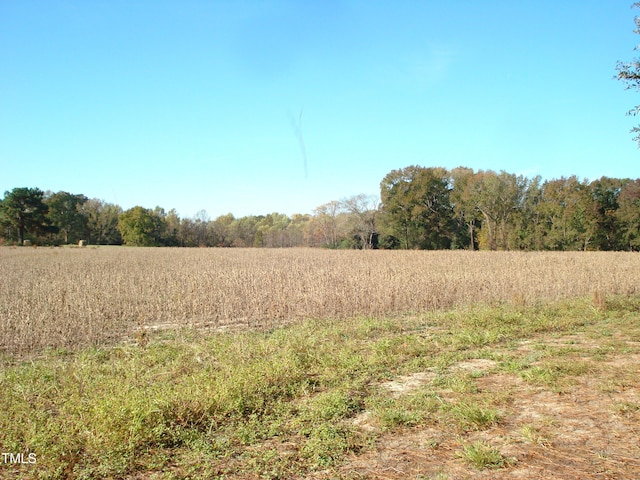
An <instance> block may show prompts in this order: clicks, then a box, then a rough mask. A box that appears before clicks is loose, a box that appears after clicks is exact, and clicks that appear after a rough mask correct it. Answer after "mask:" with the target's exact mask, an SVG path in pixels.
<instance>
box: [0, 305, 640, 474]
mask: <svg viewBox="0 0 640 480" xmlns="http://www.w3.org/2000/svg"><path fill="white" fill-rule="evenodd" d="M598 307H599V308H596V306H594V301H593V299H591V298H583V299H579V300H572V301H565V302H556V303H552V304H540V305H537V306H528V307H524V306H507V305H505V306H497V307H496V306H493V307H485V306H477V307H468V308H459V309H455V310H451V311H446V312H432V313H427V314H420V315H416V316H403V317H396V318H384V319H374V318H355V319H350V320H349V319H348V320H339V321H338V320H335V321H334V320H322V321H320V320H314V321H306V322H301V323H299V324H294V325H289V326H286V327H281V328H275V329H273V330H270V331H267V332H264V331H262V332H256V331H246V332H236V333H230V332H227V333H206V334H205V333H202V332H198V331H195V330H190V329H182V330H173V331H164V332H158V333H155V334H152V335H151V336H150V337H147V338H144V339H143V340H144V341H143V342H142V344H140V345H121V346H117V347H112V348H104V349H102V348H101V349H96V348H89V349H82V350H79V351H65V350H51V351H48V352H46V353H45V354H44V355H42V356H40V357H38V358H35V359H30V360H28V361H20V362H18V361H16V360H13V359H12V358H11V357H8V356H7V357H4V358H2V359H0V360H1V361H2V367H1V371H0V411H1V412H2V415H0V432H2V435H1V436H0V450H1V451H2V452H5V453H8V452H11V453H12V456H10V457H9V456H7V455H4V454H3V458H0V478H51V479H67V478H77V479H85V478H86V479H89V478H131V479H133V478H136V479H142V478H145V479H146V478H157V479H173V478H422V479H426V478H460V476H459V474H460V472H463V474H464V475H466V476H467V477H469V478H473V476H474V475H480V474H482V473H483V472H486V471H490V470H487V469H501V471H502V472H503V474H502V475H503V476H507V474H508V473H509V472H511V471H513V472H515V471H516V470H518V469H523V468H525V469H526V468H529V469H534V470H529V473H536V475H535V476H537V477H538V478H544V475H543V473H544V471H546V470H544V469H545V468H547V469H550V471H554V472H555V473H556V474H557V473H558V470H557V468H556V469H555V470H554V465H553V459H554V458H556V459H557V464H558V465H557V467H558V468H560V465H564V467H562V468H566V465H567V462H566V460H567V459H566V458H565V457H564V455H572V456H573V457H572V460H573V463H571V462H570V466H571V468H574V469H575V471H576V472H578V471H579V472H582V470H581V469H582V468H583V465H584V468H585V470H584V472H582V473H583V475H582V476H581V477H580V478H600V477H592V476H590V475H592V474H593V472H594V471H595V470H593V465H594V463H593V462H597V461H600V463H599V464H598V465H601V466H602V468H605V469H608V470H607V471H608V472H609V473H613V474H616V475H617V474H621V475H623V476H624V477H625V478H632V477H634V475H636V474H640V460H639V459H640V455H639V454H640V451H637V452H636V451H635V450H634V451H632V450H629V449H633V448H635V449H636V450H639V448H638V447H637V446H636V447H634V446H633V444H632V446H629V445H628V444H627V443H626V437H625V435H626V434H627V433H626V430H625V428H626V427H625V426H628V425H633V424H635V425H637V424H638V421H639V420H640V397H639V396H638V395H639V392H638V385H637V378H638V377H637V374H638V370H637V362H633V361H629V362H627V361H625V358H626V359H638V358H640V357H639V355H640V297H637V296H625V297H623V296H617V297H607V299H606V302H604V304H601V303H599V304H598ZM587 380H588V381H589V385H588V387H589V388H591V389H595V393H597V394H598V395H599V396H600V397H601V400H602V401H603V402H605V401H607V402H608V403H606V405H605V404H602V405H598V407H599V410H601V413H600V415H601V417H602V418H599V419H595V420H594V422H595V423H594V424H597V423H598V422H609V423H607V425H608V427H607V428H612V425H618V427H616V428H619V431H618V432H617V433H618V435H617V437H616V438H618V439H619V441H620V446H619V449H618V447H617V446H616V444H615V443H613V444H612V443H609V444H608V445H607V447H606V449H605V448H604V447H603V449H602V451H599V450H597V448H595V447H593V450H594V451H593V452H591V453H589V452H582V454H581V453H580V452H579V451H576V450H575V449H574V448H572V447H571V444H570V442H569V444H568V449H567V451H566V453H565V450H564V449H565V448H567V445H565V444H567V440H566V438H565V437H564V436H563V435H564V434H563V428H562V425H561V422H562V421H563V420H562V418H571V412H570V411H569V412H564V413H563V415H562V418H559V417H558V418H556V417H554V415H553V412H550V411H545V412H542V413H540V415H537V416H534V415H531V416H526V415H524V414H523V413H522V412H523V411H525V410H526V408H527V406H529V407H531V408H536V403H537V402H540V399H541V398H546V397H544V396H545V395H549V396H550V397H549V398H550V399H552V400H553V401H554V402H557V398H569V397H571V396H572V395H573V397H571V398H579V396H578V394H579V392H580V391H581V390H580V388H581V387H582V386H584V385H586V384H584V382H586V381H587ZM581 382H582V383H581ZM580 398H582V397H580ZM547 405H548V404H547ZM575 408H576V415H578V412H579V409H581V408H584V406H581V405H579V404H576V406H575ZM523 409H524V410H523ZM576 418H578V417H576ZM554 422H556V423H555V424H554ZM558 422H560V423H558ZM616 422H617V423H616ZM594 428H595V427H594ZM416 435H421V436H420V439H421V440H420V442H419V443H420V448H419V449H418V448H417V447H416V448H415V449H413V450H412V447H411V445H413V444H415V442H416V438H417V437H416ZM591 437H593V434H591ZM394 441H396V442H400V443H401V444H402V442H405V443H404V444H403V450H404V451H405V452H407V451H409V452H412V451H413V452H414V457H413V459H411V458H410V459H406V462H407V463H406V464H403V465H398V464H397V461H398V459H397V455H395V454H394V455H391V454H390V455H389V461H388V462H387V464H385V463H384V459H383V457H381V455H383V454H384V449H385V448H392V444H393V442H394ZM411 442H413V443H411ZM625 445H626V446H625ZM636 445H637V444H636ZM537 449H538V450H539V449H543V450H544V451H545V453H544V455H541V456H539V457H538V460H536V456H535V455H533V454H532V452H536V451H538V450H537ZM596 450H597V451H596ZM418 451H419V452H421V453H420V455H422V457H421V458H418V456H416V455H418V454H417V453H415V452H418ZM571 452H573V453H571ZM387 453H389V452H387ZM391 453H393V452H391ZM18 454H22V455H21V456H18ZM591 454H593V458H591V457H590V456H589V455H591ZM373 455H376V458H377V460H376V462H378V463H375V462H372V461H370V460H371V458H373ZM554 455H555V457H554ZM581 455H583V456H584V458H582V457H581ZM428 456H431V457H429V461H426V460H425V459H426V458H427V457H428ZM381 458H382V460H381ZM542 458H544V459H545V460H544V461H546V462H547V463H546V464H544V465H543V464H541V463H540V462H541V461H542V460H541V459H542ZM598 458H599V459H600V460H598ZM634 458H635V460H634ZM367 459H369V460H367ZM550 459H551V460H550ZM17 460H20V461H18V462H17V463H16V461H17ZM580 460H583V461H582V463H581V461H580ZM394 462H395V463H394ZM549 462H551V464H549ZM634 462H635V463H634ZM374 463H375V466H373V465H374ZM545 465H546V466H545ZM385 468H388V469H387V470H385V472H386V473H384V475H383V473H381V471H382V470H384V469H385ZM394 472H396V473H394ZM398 472H399V473H398ZM574 473H575V472H574ZM408 474H410V475H411V476H406V475H408ZM394 475H397V476H394ZM614 476H615V475H614ZM485 478H486V477H485ZM530 478H533V477H530ZM549 478H551V477H549ZM556 478H559V477H556ZM562 478H572V477H562ZM602 478H606V477H602ZM620 478H623V477H620Z"/></svg>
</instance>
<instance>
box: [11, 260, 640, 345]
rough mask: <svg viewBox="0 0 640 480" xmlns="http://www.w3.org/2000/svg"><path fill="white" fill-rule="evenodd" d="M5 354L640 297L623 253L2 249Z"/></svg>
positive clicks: (632, 265)
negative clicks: (182, 332)
mask: <svg viewBox="0 0 640 480" xmlns="http://www.w3.org/2000/svg"><path fill="white" fill-rule="evenodd" d="M0 271H1V275H0V322H1V323H0V348H1V349H2V350H4V351H5V352H8V353H28V352H32V351H37V350H39V349H42V348H44V347H53V348H58V347H62V348H73V347H77V346H86V345H102V344H108V343H113V342H119V341H123V340H127V339H129V340H135V339H136V338H138V339H139V338H140V337H141V336H144V334H145V332H147V331H149V330H157V329H161V328H173V327H179V326H183V325H184V326H196V327H200V328H205V329H228V328H239V327H248V328H271V327H274V326H278V325H281V324H283V323H288V322H292V321H296V320H303V319H313V318H333V319H340V318H352V317H357V316H370V317H381V316H388V315H397V314H407V313H409V314H410V313H417V312H423V311H427V310H434V309H444V308H449V307H453V306H460V305H467V304H474V303H478V302H482V303H487V304H492V305H493V304H500V303H516V304H521V305H529V304H535V303H536V302H539V301H543V300H544V301H547V300H558V299H565V298H571V297H579V296H585V295H593V294H596V295H597V294H603V295H604V294H635V293H638V292H640V255H638V254H633V253H624V252H610V253H609V252H566V253H564V252H562V253H561V252H531V253H523V252H469V251H430V252H427V251H333V250H316V249H313V250H312V249H282V250H275V249H274V250H267V249H160V248H126V247H89V248H10V247H2V248H0Z"/></svg>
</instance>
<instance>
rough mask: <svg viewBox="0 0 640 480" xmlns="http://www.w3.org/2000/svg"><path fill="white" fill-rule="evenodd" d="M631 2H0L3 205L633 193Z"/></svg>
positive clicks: (222, 209)
mask: <svg viewBox="0 0 640 480" xmlns="http://www.w3.org/2000/svg"><path fill="white" fill-rule="evenodd" d="M631 3H633V2H632V0H580V1H578V0H564V1H558V0H486V1H477V0H455V1H454V0H451V1H449V0H447V1H444V0H414V1H382V0H353V1H341V0H318V1H314V0H290V1H276V0H273V1H260V0H255V1H234V0H221V1H195V0H181V1H178V0H175V1H162V0H148V1H145V0H138V1H136V0H131V1H117V0H109V1H106V0H105V1H100V0H95V1H93V0H92V1H86V0H76V1H72V0H68V1H62V0H42V1H31V0H0V194H1V193H2V192H4V191H5V190H10V189H12V188H14V187H39V188H41V189H43V190H52V191H59V190H64V191H68V192H71V193H83V194H85V195H87V196H88V197H90V198H101V199H103V200H106V201H109V202H113V203H118V204H119V205H121V206H122V207H123V208H125V209H127V208H131V207H133V206H135V205H142V206H144V207H147V208H154V207H155V206H158V205H159V206H161V207H164V208H165V209H166V210H169V209H171V208H176V210H177V211H178V213H179V214H180V215H181V216H183V217H190V216H193V215H195V214H196V212H198V211H199V210H202V209H204V210H206V211H207V212H208V213H209V215H210V217H211V218H215V217H216V216H218V215H221V214H224V213H228V212H231V213H233V214H234V215H236V216H243V215H249V214H266V213H270V212H273V211H278V212H282V213H287V214H292V213H296V212H297V213H311V211H312V209H313V208H315V207H317V206H319V205H321V204H322V203H326V202H328V201H330V200H340V199H342V198H345V197H349V196H352V195H356V194H360V193H365V194H378V193H379V184H380V181H381V180H382V178H383V177H384V176H385V175H386V174H387V173H388V172H390V171H391V170H393V169H397V168H403V167H406V166H408V165H413V164H418V165H422V166H443V167H446V168H454V167H456V166H460V165H463V166H468V167H472V168H474V169H476V170H479V169H483V170H486V169H492V170H496V171H499V170H506V171H507V172H510V173H517V174H524V175H525V176H528V177H533V176H535V175H541V176H542V177H543V178H544V179H551V178H559V177H560V176H569V175H573V174H575V175H578V176H579V177H581V178H587V179H589V180H592V179H595V178H599V177H601V176H603V175H606V176H612V177H632V178H637V177H639V176H640V150H638V148H637V145H636V143H635V142H633V141H632V134H630V133H629V130H630V129H631V128H632V127H633V126H634V125H635V123H636V121H640V120H639V119H637V118H633V117H627V116H625V113H626V112H627V111H628V110H629V109H631V108H632V107H633V106H634V105H636V104H638V103H640V95H639V94H638V93H636V92H633V91H627V90H625V89H624V85H623V84H622V83H621V82H619V81H617V80H614V79H613V76H614V75H615V73H616V72H615V66H616V61H618V60H623V61H626V60H631V59H632V58H633V57H634V56H638V55H639V54H638V52H634V51H633V47H634V46H635V45H636V44H638V43H640V37H639V36H638V35H635V34H634V33H633V29H634V24H633V17H634V15H636V14H638V15H640V10H636V9H631V8H630V7H631Z"/></svg>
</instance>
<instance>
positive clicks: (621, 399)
mask: <svg viewBox="0 0 640 480" xmlns="http://www.w3.org/2000/svg"><path fill="white" fill-rule="evenodd" d="M549 340H551V341H549V342H547V341H546V340H544V339H542V340H540V339H538V340H537V342H536V344H538V345H549V346H552V347H555V346H557V345H558V344H569V345H572V344H579V345H580V344H581V346H584V345H585V340H584V339H581V338H579V337H578V336H572V338H568V337H566V338H563V339H562V340H561V341H558V340H559V339H549ZM604 341H605V340H602V342H604ZM565 342H567V343H565ZM586 343H587V344H588V346H589V349H592V348H593V349H597V348H598V347H600V346H601V345H600V344H599V342H596V341H594V340H592V339H589V340H588V341H586ZM525 348H526V347H525ZM520 351H522V350H520ZM582 359H583V358H582V356H580V357H579V360H582ZM576 360H578V358H576ZM565 361H567V362H568V363H569V364H571V362H572V359H571V358H565ZM593 365H594V367H593V371H590V372H587V373H585V374H582V375H577V376H573V377H571V378H570V382H569V383H568V384H563V386H562V388H553V386H549V385H539V384H536V383H535V382H534V383H531V382H527V381H525V380H523V378H521V376H520V375H518V374H515V373H504V372H494V373H486V374H485V375H484V376H479V378H477V387H478V392H479V394H480V395H485V396H486V395H492V394H494V395H502V398H503V402H502V404H501V406H500V409H501V411H502V416H501V418H500V421H499V422H498V423H497V424H496V425H493V426H491V427H490V428H487V429H485V430H480V431H473V430H472V431H468V432H459V431H456V430H455V427H453V426H451V425H447V424H446V423H442V422H435V423H434V424H433V425H430V424H425V425H421V426H419V427H415V428H411V429H403V430H401V431H395V432H391V433H388V434H385V435H383V436H382V437H381V438H380V439H379V441H378V442H377V445H376V448H375V449H373V450H371V451H369V452H366V453H364V454H362V455H353V456H352V457H351V458H350V459H349V460H348V461H347V462H346V463H345V465H344V466H343V467H342V468H341V469H340V470H339V472H336V473H338V476H339V477H340V478H380V479H401V478H420V479H430V478H434V479H435V478H439V479H462V478H470V479H485V478H487V479H488V478H526V479H530V478H538V479H558V478H562V479H578V478H579V479H622V478H624V479H627V478H640V382H638V380H637V379H638V378H640V355H639V354H637V353H631V352H626V353H620V352H618V353H616V354H610V355H608V356H607V358H606V360H602V361H594V363H593ZM496 366H497V364H496V362H492V361H490V360H470V361H465V362H462V363H459V364H457V365H454V366H453V367H452V370H456V369H457V370H467V371H478V370H482V371H484V372H487V371H493V370H494V368H495V367H496ZM430 374H431V372H422V373H421V374H415V375H408V376H405V377H400V378H398V379H397V380H395V381H393V382H387V383H385V384H383V386H384V387H385V388H388V389H389V390H390V391H391V392H392V394H393V395H395V396H398V395H409V394H411V392H412V391H413V390H414V389H415V388H417V387H416V385H423V384H424V383H425V382H429V381H431V380H432V379H433V378H432V377H431V375H430ZM477 441H482V442H484V443H485V444H487V445H490V446H493V447H495V448H496V449H498V450H499V452H500V454H502V457H503V458H504V465H503V466H502V467H500V468H485V469H478V468H475V467H473V466H471V465H470V464H469V463H467V462H466V461H465V460H464V458H462V455H461V451H462V449H463V448H464V446H466V445H470V444H472V443H474V442H477Z"/></svg>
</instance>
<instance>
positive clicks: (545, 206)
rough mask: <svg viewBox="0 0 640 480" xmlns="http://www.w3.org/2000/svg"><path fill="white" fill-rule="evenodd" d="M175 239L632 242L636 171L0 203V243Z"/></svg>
mask: <svg viewBox="0 0 640 480" xmlns="http://www.w3.org/2000/svg"><path fill="white" fill-rule="evenodd" d="M79 240H84V241H86V242H87V243H89V244H96V245H121V244H124V245H130V246H172V247H194V246H204V247H269V248H282V247H296V246H310V247H326V248H360V249H372V248H387V249H469V250H478V249H480V250H628V251H639V250H640V179H635V180H633V179H629V178H624V179H618V178H609V177H602V178H600V179H598V180H593V181H591V182H589V181H587V180H580V179H578V178H577V177H576V176H571V177H567V178H565V177H562V178H560V179H553V180H547V181H542V179H541V177H539V176H538V177H534V178H527V177H524V176H522V175H515V174H511V173H507V172H505V171H500V172H494V171H491V170H479V171H474V170H473V169H470V168H466V167H458V168H454V169H452V170H447V169H445V168H442V167H421V166H409V167H406V168H403V169H398V170H392V171H391V172H389V173H388V174H387V175H386V176H385V177H384V179H383V180H382V182H381V183H380V196H379V197H376V196H370V195H364V194H361V195H356V196H353V197H350V198H346V199H342V200H339V201H338V200H334V201H330V202H328V203H325V204H323V205H320V206H318V207H317V208H315V209H314V210H313V212H312V214H294V215H292V216H288V215H285V214H282V213H269V214H266V215H249V216H244V217H239V218H236V217H234V215H233V214H231V213H229V214H226V215H221V216H219V217H217V218H215V219H211V218H209V216H208V214H207V213H206V211H204V210H201V211H200V212H198V213H197V214H196V215H195V216H194V217H192V218H180V217H179V215H178V214H177V212H176V211H175V209H172V210H169V211H168V212H167V211H165V210H164V209H163V208H161V207H155V208H154V209H149V208H144V207H141V206H136V207H133V208H131V209H128V210H126V211H124V210H123V209H122V208H121V207H120V206H118V205H116V204H112V203H107V202H105V201H103V200H100V199H89V198H87V197H86V196H85V195H82V194H72V193H68V192H55V193H54V192H49V191H47V192H44V191H42V190H40V189H38V188H14V189H13V190H11V191H7V192H5V195H4V198H3V199H2V200H1V201H0V242H2V243H4V244H25V243H35V244H40V245H61V244H69V243H78V241H79Z"/></svg>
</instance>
